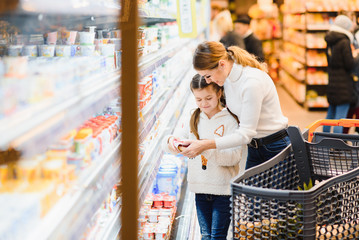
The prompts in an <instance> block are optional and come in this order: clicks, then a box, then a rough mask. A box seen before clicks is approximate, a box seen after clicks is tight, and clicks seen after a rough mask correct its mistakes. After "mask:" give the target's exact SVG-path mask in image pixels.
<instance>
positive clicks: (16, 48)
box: [8, 45, 23, 57]
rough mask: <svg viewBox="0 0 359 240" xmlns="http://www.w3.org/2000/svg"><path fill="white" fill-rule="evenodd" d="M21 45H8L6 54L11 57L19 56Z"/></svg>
mask: <svg viewBox="0 0 359 240" xmlns="http://www.w3.org/2000/svg"><path fill="white" fill-rule="evenodd" d="M22 47H23V46H22V45H10V46H9V47H8V55H9V56H11V57H18V56H21V52H22Z"/></svg>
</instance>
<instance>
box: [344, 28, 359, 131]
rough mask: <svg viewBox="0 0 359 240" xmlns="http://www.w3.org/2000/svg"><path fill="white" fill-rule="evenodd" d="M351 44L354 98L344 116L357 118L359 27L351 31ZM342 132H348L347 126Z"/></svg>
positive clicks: (358, 128)
mask: <svg viewBox="0 0 359 240" xmlns="http://www.w3.org/2000/svg"><path fill="white" fill-rule="evenodd" d="M353 36H354V38H353V44H352V52H353V57H354V67H353V79H354V88H353V89H354V93H355V94H354V96H355V100H354V101H353V102H352V104H351V105H350V108H349V111H348V114H347V117H346V118H349V119H350V118H353V117H355V119H359V54H358V53H359V27H358V26H356V27H355V29H354V31H353ZM355 132H357V133H359V127H356V128H355ZM343 133H349V128H343Z"/></svg>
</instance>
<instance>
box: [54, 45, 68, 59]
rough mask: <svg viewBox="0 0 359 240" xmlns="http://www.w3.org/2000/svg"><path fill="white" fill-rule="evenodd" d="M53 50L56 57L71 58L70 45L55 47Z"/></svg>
mask: <svg viewBox="0 0 359 240" xmlns="http://www.w3.org/2000/svg"><path fill="white" fill-rule="evenodd" d="M55 50H56V56H57V57H71V46H70V45H56V48H55Z"/></svg>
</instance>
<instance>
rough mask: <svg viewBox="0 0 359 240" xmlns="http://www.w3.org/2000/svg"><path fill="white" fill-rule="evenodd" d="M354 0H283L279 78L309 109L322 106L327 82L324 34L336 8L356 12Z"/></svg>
mask: <svg viewBox="0 0 359 240" xmlns="http://www.w3.org/2000/svg"><path fill="white" fill-rule="evenodd" d="M358 7H359V5H358V2H357V1H350V0H344V1H294V0H286V1H284V5H282V7H281V11H282V13H283V49H282V51H281V54H280V72H279V75H280V79H281V80H282V82H283V84H284V86H285V88H286V90H287V91H288V92H289V93H290V95H291V96H292V97H293V98H294V99H295V100H296V101H297V102H298V103H299V104H301V105H303V106H304V107H306V108H308V109H309V110H312V109H313V110H315V109H325V108H327V107H328V106H329V105H328V102H327V99H326V93H325V92H326V85H327V84H328V74H327V69H326V68H327V66H328V63H327V59H326V54H325V49H326V42H325V40H324V37H325V33H326V32H327V31H328V30H329V28H330V25H331V23H332V22H333V20H334V18H335V17H336V16H337V14H338V12H340V11H353V12H355V11H357V10H358V9H359V8H358Z"/></svg>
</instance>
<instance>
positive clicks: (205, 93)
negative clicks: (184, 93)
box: [192, 85, 222, 118]
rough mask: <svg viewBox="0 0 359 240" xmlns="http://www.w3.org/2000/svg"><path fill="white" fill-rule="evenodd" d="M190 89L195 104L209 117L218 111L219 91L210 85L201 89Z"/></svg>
mask: <svg viewBox="0 0 359 240" xmlns="http://www.w3.org/2000/svg"><path fill="white" fill-rule="evenodd" d="M192 91H193V95H194V98H195V99H196V104H197V106H198V107H199V108H200V109H201V111H202V112H204V113H205V114H206V115H207V116H208V117H209V118H211V117H212V116H213V115H214V114H216V113H217V112H219V111H220V108H219V99H220V98H221V94H222V93H221V91H219V92H216V91H215V90H214V88H213V86H211V85H210V86H208V87H206V88H202V89H193V90H192Z"/></svg>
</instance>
